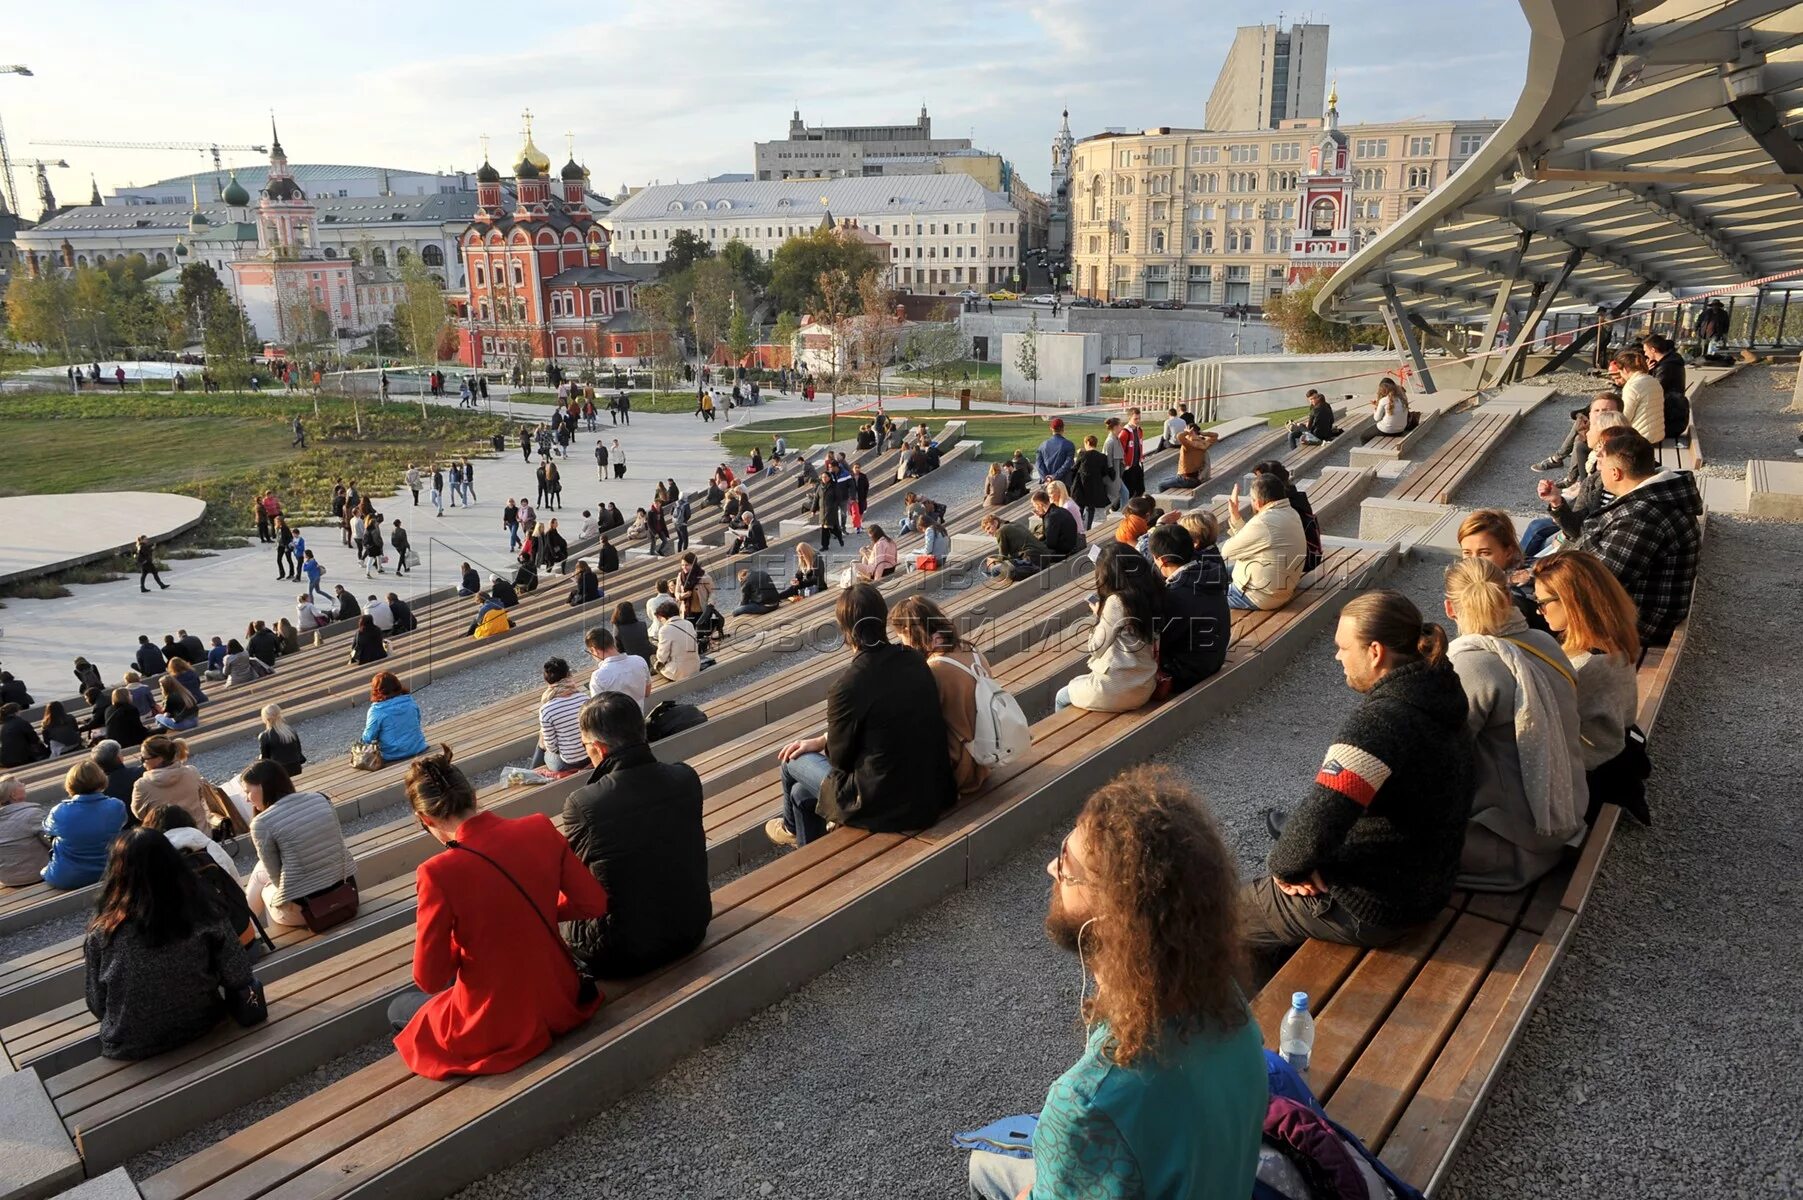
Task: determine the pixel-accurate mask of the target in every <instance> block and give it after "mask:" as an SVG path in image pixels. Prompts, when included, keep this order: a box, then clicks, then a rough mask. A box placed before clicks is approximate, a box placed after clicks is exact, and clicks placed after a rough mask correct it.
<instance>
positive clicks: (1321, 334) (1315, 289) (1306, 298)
mask: <svg viewBox="0 0 1803 1200" xmlns="http://www.w3.org/2000/svg"><path fill="white" fill-rule="evenodd" d="M1331 278H1333V272H1332V271H1327V270H1320V269H1316V270H1313V271H1310V272H1308V273H1307V274H1305V275H1304V276H1302V278H1301V279H1299V280H1298V281H1297V282H1296V283H1295V285H1294V286H1292V287H1289V288H1287V289H1285V290H1284V292H1283V294H1282V295H1279V296H1267V297H1266V298H1265V323H1266V324H1268V325H1270V326H1271V327H1272V328H1274V329H1276V330H1277V331H1278V332H1279V333H1281V334H1283V348H1284V351H1285V352H1286V353H1289V354H1327V353H1331V352H1333V351H1337V350H1350V349H1352V343H1353V338H1354V330H1353V327H1352V326H1351V325H1342V324H1340V323H1339V322H1337V321H1329V320H1328V319H1327V318H1326V317H1323V316H1320V315H1319V314H1317V313H1316V312H1315V297H1316V296H1317V295H1319V294H1320V292H1321V288H1322V287H1323V286H1325V285H1326V283H1327V281H1328V280H1329V279H1331Z"/></svg>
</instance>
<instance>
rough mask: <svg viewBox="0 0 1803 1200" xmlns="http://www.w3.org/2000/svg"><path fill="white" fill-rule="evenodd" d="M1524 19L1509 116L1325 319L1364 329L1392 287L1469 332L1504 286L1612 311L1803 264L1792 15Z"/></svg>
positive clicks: (1533, 12)
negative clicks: (1520, 79)
mask: <svg viewBox="0 0 1803 1200" xmlns="http://www.w3.org/2000/svg"><path fill="white" fill-rule="evenodd" d="M1520 3H1521V7H1522V11H1523V13H1524V14H1525V15H1526V17H1527V19H1528V27H1529V32H1530V42H1529V53H1528V66H1527V78H1526V82H1525V83H1524V85H1523V88H1522V93H1521V98H1520V100H1519V101H1518V102H1517V104H1516V107H1515V111H1514V112H1513V113H1512V114H1511V115H1510V116H1509V118H1508V120H1507V121H1505V122H1504V123H1503V125H1502V126H1501V127H1500V128H1499V129H1498V130H1497V131H1496V133H1495V134H1494V135H1493V136H1492V137H1491V138H1490V140H1489V141H1488V142H1487V143H1486V144H1485V145H1484V146H1483V148H1482V149H1481V150H1479V151H1478V153H1477V154H1475V155H1473V156H1472V157H1471V159H1470V160H1468V161H1467V162H1466V164H1465V166H1464V167H1463V168H1462V169H1461V170H1460V171H1459V172H1458V173H1457V174H1455V175H1454V176H1453V177H1452V178H1450V179H1448V180H1447V181H1446V182H1445V183H1443V184H1442V185H1441V186H1440V187H1439V188H1438V189H1436V190H1435V191H1434V192H1433V193H1431V194H1430V195H1429V196H1428V197H1427V198H1426V199H1425V200H1424V201H1423V202H1422V203H1421V204H1420V205H1419V206H1418V207H1417V208H1416V209H1415V210H1414V211H1413V212H1410V213H1406V214H1404V216H1403V217H1402V219H1401V220H1399V221H1397V222H1396V223H1395V224H1394V225H1392V226H1390V227H1389V228H1388V229H1386V230H1385V231H1384V232H1383V233H1381V234H1380V235H1379V236H1378V237H1376V238H1375V239H1373V240H1372V241H1371V242H1370V243H1368V244H1367V245H1366V246H1364V247H1363V248H1362V249H1360V250H1359V251H1358V252H1357V253H1356V254H1354V255H1353V256H1352V258H1351V259H1350V260H1349V261H1348V262H1347V263H1346V264H1345V265H1344V266H1343V267H1341V268H1340V270H1339V272H1338V273H1337V274H1335V275H1334V277H1333V278H1332V279H1330V280H1329V281H1328V282H1327V283H1326V285H1325V286H1323V288H1322V289H1321V292H1320V294H1319V296H1318V297H1317V299H1316V309H1317V311H1319V312H1320V313H1322V314H1323V315H1325V316H1330V317H1334V318H1336V319H1339V320H1350V321H1358V320H1366V319H1369V318H1370V316H1371V315H1372V314H1373V313H1376V312H1377V311H1378V310H1379V308H1380V306H1382V305H1383V304H1384V303H1385V298H1386V292H1385V289H1386V287H1388V288H1392V289H1394V291H1395V293H1396V298H1397V300H1398V301H1399V302H1400V303H1401V305H1402V306H1403V307H1404V308H1405V309H1408V310H1410V311H1411V313H1413V314H1415V315H1419V316H1421V317H1422V318H1423V319H1439V320H1445V319H1453V320H1471V319H1475V318H1479V317H1483V316H1486V315H1488V314H1489V312H1490V310H1491V308H1492V306H1493V305H1494V304H1495V302H1496V299H1497V297H1498V294H1499V293H1500V291H1501V290H1502V288H1503V287H1504V286H1505V281H1509V280H1513V281H1515V283H1516V285H1518V286H1517V287H1516V288H1515V291H1517V292H1519V293H1520V294H1523V295H1525V294H1526V293H1527V289H1528V288H1529V287H1532V288H1535V289H1536V290H1535V295H1536V297H1538V298H1540V299H1541V300H1542V302H1543V305H1547V306H1550V305H1551V304H1552V303H1553V302H1554V300H1555V299H1557V300H1560V301H1562V302H1564V303H1567V304H1570V303H1584V304H1609V305H1611V306H1614V305H1617V304H1620V303H1622V302H1623V301H1625V300H1627V299H1630V298H1631V297H1633V296H1636V295H1644V294H1646V292H1647V291H1650V290H1656V291H1659V292H1664V293H1666V294H1668V295H1671V296H1685V295H1690V294H1695V293H1698V292H1702V291H1708V290H1713V289H1719V288H1726V287H1732V286H1735V285H1737V284H1743V283H1746V282H1748V281H1750V280H1753V279H1757V278H1759V277H1762V276H1765V275H1769V274H1774V273H1777V272H1780V271H1786V270H1792V269H1795V268H1796V267H1797V266H1798V264H1799V263H1803V147H1799V145H1798V142H1797V135H1798V134H1799V133H1800V132H1803V117H1800V116H1799V113H1800V111H1803V22H1799V21H1798V19H1797V16H1796V6H1795V5H1794V4H1793V3H1789V2H1786V0H1734V2H1733V3H1728V4H1723V3H1720V2H1719V0H1520ZM1760 176H1782V177H1781V178H1774V179H1772V180H1770V181H1761V180H1760V178H1759V177H1760ZM1524 239H1525V242H1524ZM1524 244H1525V249H1523V247H1524ZM1518 256H1519V263H1518V262H1517V257H1518ZM1548 292H1550V293H1551V295H1547V294H1546V293H1548Z"/></svg>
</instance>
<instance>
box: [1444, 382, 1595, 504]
mask: <svg viewBox="0 0 1803 1200" xmlns="http://www.w3.org/2000/svg"><path fill="white" fill-rule="evenodd" d="M1580 403H1583V401H1582V399H1581V398H1578V397H1573V396H1569V395H1567V394H1565V393H1560V394H1558V395H1555V396H1554V397H1552V399H1550V400H1548V401H1546V403H1544V404H1542V405H1541V406H1540V407H1539V408H1536V409H1535V410H1534V411H1533V412H1531V413H1529V414H1528V415H1527V416H1526V417H1524V418H1522V419H1521V420H1519V421H1517V422H1516V423H1515V428H1514V429H1512V430H1510V431H1509V436H1508V437H1507V438H1505V439H1503V443H1502V445H1501V446H1499V447H1498V448H1497V449H1496V451H1495V452H1494V453H1493V454H1491V455H1490V458H1489V460H1488V461H1487V462H1485V463H1484V464H1483V465H1482V466H1480V467H1479V468H1478V469H1477V470H1476V471H1475V472H1474V473H1473V474H1472V475H1471V477H1470V478H1469V479H1467V480H1466V481H1465V483H1464V484H1463V485H1462V486H1461V487H1460V488H1459V490H1458V492H1457V493H1456V494H1455V495H1454V496H1453V500H1454V502H1455V503H1457V504H1458V505H1459V507H1461V508H1500V509H1504V510H1506V511H1508V512H1514V513H1529V514H1533V515H1535V516H1538V515H1539V514H1541V513H1542V512H1544V511H1545V509H1544V508H1543V507H1542V506H1541V504H1540V503H1539V502H1538V501H1537V500H1536V499H1535V498H1534V483H1535V481H1536V480H1539V479H1551V478H1553V477H1554V476H1555V474H1556V472H1553V471H1548V472H1546V473H1545V474H1544V475H1542V474H1537V473H1535V472H1533V471H1530V470H1528V467H1529V466H1531V465H1532V464H1534V463H1537V462H1539V461H1540V460H1541V459H1543V458H1545V457H1546V456H1547V455H1549V454H1551V453H1552V452H1553V451H1554V450H1557V449H1558V448H1559V443H1560V441H1561V440H1562V439H1563V438H1564V437H1565V431H1566V430H1568V429H1570V428H1571V410H1572V409H1574V408H1576V407H1577V406H1578V405H1579V404H1580ZM1569 461H1570V460H1569V459H1568V460H1567V462H1569Z"/></svg>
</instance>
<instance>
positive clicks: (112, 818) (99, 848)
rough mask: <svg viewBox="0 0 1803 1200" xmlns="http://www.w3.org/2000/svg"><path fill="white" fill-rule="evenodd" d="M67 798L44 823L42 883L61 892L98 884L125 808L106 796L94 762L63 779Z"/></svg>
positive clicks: (71, 770) (72, 769)
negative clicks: (47, 849) (45, 859)
mask: <svg viewBox="0 0 1803 1200" xmlns="http://www.w3.org/2000/svg"><path fill="white" fill-rule="evenodd" d="M63 790H64V791H65V792H67V793H68V794H69V798H68V799H67V800H64V801H63V802H62V803H60V804H58V805H57V806H56V807H55V808H53V809H51V810H50V815H48V816H46V817H45V818H44V836H45V837H46V838H47V839H49V841H50V861H49V862H48V863H45V864H44V870H43V876H44V882H45V883H47V884H49V885H50V886H51V887H53V888H61V889H63V890H65V891H67V890H69V889H71V888H79V887H86V886H88V885H89V884H90V883H99V882H100V877H101V876H102V875H104V874H105V873H106V858H107V852H108V850H109V849H110V848H111V847H112V844H113V839H114V838H115V837H117V836H118V835H119V831H120V830H121V829H123V828H124V827H125V803H124V802H123V801H121V800H119V799H117V798H116V797H113V796H109V795H107V794H106V771H105V770H104V769H102V767H101V766H100V764H99V763H97V762H95V761H94V760H93V759H91V758H90V759H86V760H84V761H82V762H80V763H77V764H76V765H75V766H73V767H70V768H69V773H68V775H66V776H64V777H63Z"/></svg>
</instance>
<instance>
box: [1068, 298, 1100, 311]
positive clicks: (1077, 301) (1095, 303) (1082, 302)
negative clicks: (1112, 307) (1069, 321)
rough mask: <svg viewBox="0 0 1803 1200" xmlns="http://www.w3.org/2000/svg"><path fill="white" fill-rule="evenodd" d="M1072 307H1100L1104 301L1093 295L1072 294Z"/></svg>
mask: <svg viewBox="0 0 1803 1200" xmlns="http://www.w3.org/2000/svg"><path fill="white" fill-rule="evenodd" d="M1071 307H1072V308H1100V307H1102V302H1101V301H1100V300H1097V299H1095V298H1094V297H1091V296H1072V297H1071Z"/></svg>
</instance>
